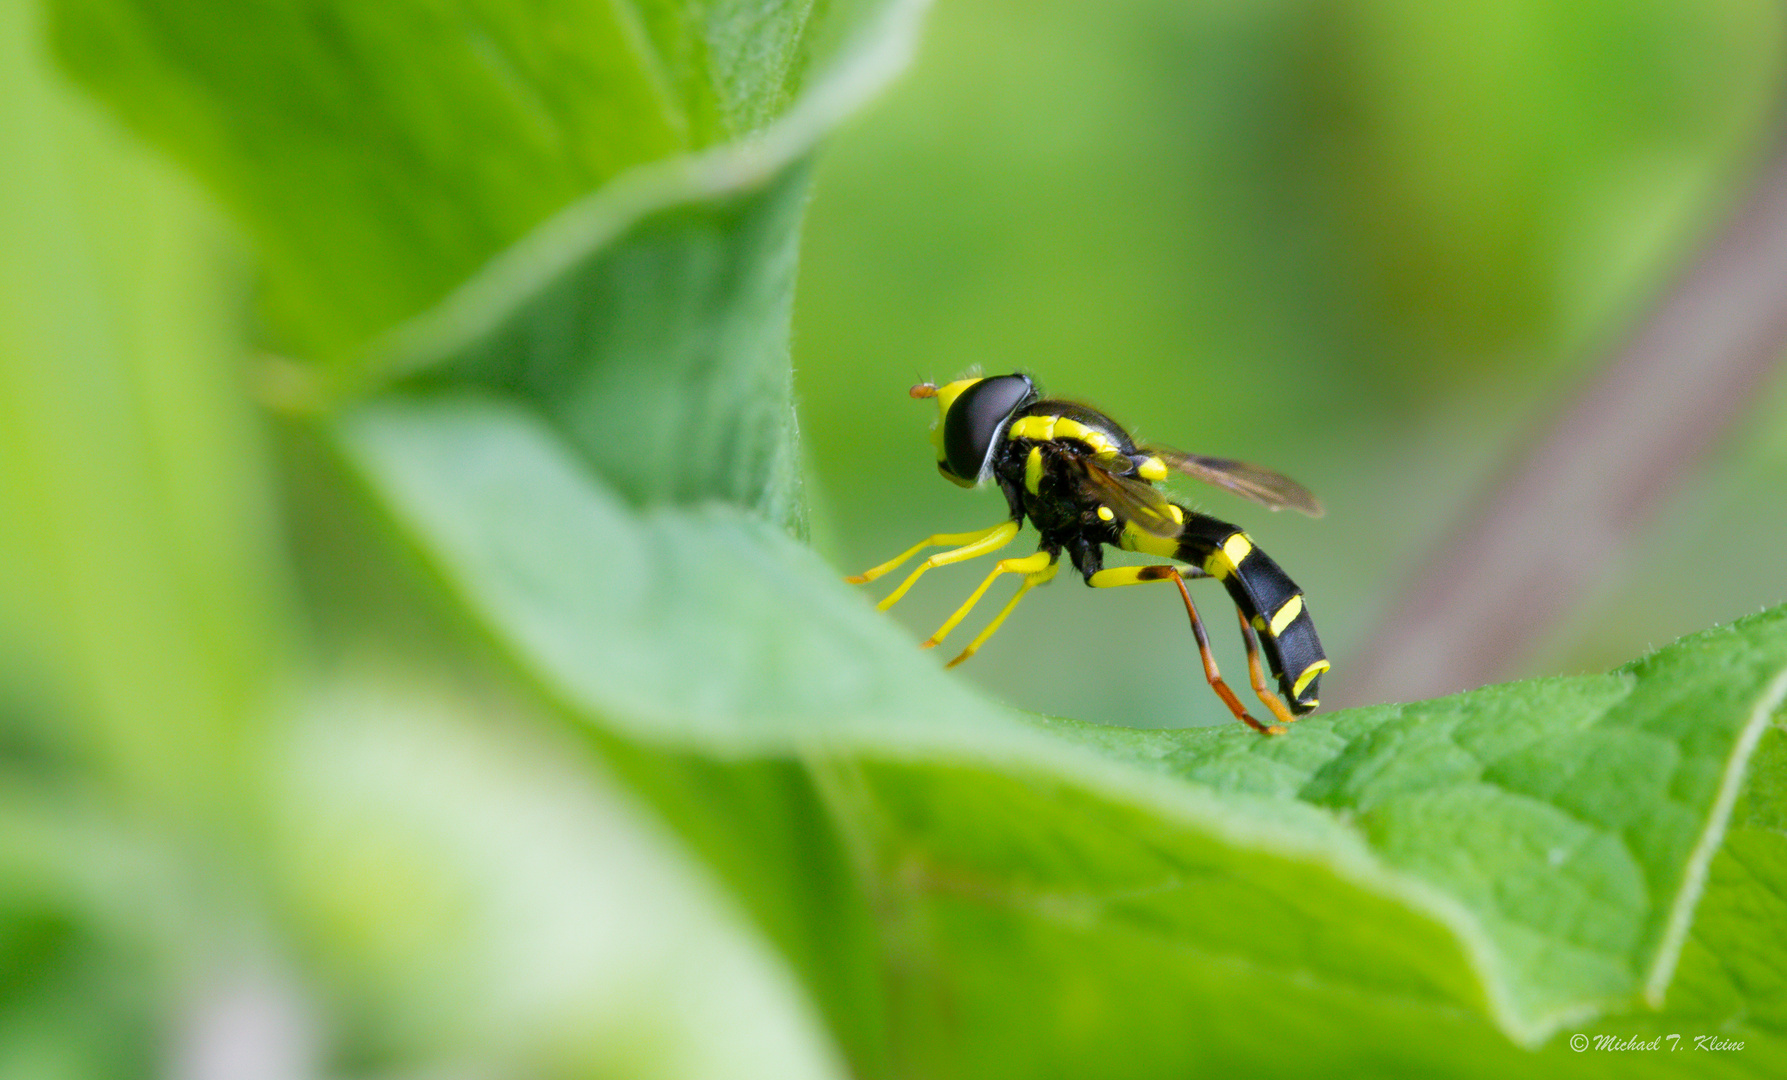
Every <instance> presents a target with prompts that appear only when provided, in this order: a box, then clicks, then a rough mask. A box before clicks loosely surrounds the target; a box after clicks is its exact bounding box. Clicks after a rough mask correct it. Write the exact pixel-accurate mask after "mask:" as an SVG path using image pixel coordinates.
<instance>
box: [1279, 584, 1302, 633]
mask: <svg viewBox="0 0 1787 1080" xmlns="http://www.w3.org/2000/svg"><path fill="white" fill-rule="evenodd" d="M1302 613H1303V595H1302V594H1301V593H1298V594H1297V595H1295V596H1292V597H1291V598H1290V599H1289V600H1286V601H1285V602H1284V604H1283V605H1282V606H1281V607H1279V609H1278V610H1277V611H1276V612H1274V613H1273V614H1272V636H1273V637H1277V636H1278V635H1280V634H1282V633H1284V628H1285V627H1287V626H1289V625H1291V621H1292V620H1293V619H1295V618H1296V617H1297V616H1298V615H1301V614H1302Z"/></svg>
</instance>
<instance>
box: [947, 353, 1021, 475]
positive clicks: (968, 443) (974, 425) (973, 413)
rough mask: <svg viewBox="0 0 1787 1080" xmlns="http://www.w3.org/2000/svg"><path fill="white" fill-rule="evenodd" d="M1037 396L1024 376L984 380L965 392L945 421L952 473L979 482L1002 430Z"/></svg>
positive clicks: (956, 400)
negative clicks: (1013, 415)
mask: <svg viewBox="0 0 1787 1080" xmlns="http://www.w3.org/2000/svg"><path fill="white" fill-rule="evenodd" d="M1035 396H1036V387H1035V386H1034V385H1033V384H1032V383H1031V382H1030V379H1029V377H1028V376H1025V375H999V376H996V377H994V378H991V379H982V380H980V381H979V382H977V383H975V384H974V385H973V386H970V387H968V388H967V389H966V390H963V391H962V392H961V394H960V395H959V396H958V397H957V398H956V399H955V401H953V402H951V403H950V406H949V412H948V414H947V415H945V416H944V418H943V453H944V461H945V462H947V463H948V465H949V471H950V472H952V473H955V474H956V475H957V476H959V477H961V478H962V479H963V480H965V481H968V482H970V483H972V482H973V481H974V480H976V479H978V478H979V476H980V474H981V470H982V469H984V468H985V467H986V463H987V458H988V457H989V456H990V455H991V454H992V452H993V439H994V438H995V437H996V436H997V435H998V434H999V430H1000V429H1001V428H1002V427H1004V426H1005V422H1006V421H1007V420H1009V419H1011V414H1012V413H1014V412H1016V411H1017V410H1018V409H1019V408H1020V407H1022V406H1023V405H1024V404H1026V403H1027V402H1029V401H1030V400H1031V399H1032V398H1034V397H1035Z"/></svg>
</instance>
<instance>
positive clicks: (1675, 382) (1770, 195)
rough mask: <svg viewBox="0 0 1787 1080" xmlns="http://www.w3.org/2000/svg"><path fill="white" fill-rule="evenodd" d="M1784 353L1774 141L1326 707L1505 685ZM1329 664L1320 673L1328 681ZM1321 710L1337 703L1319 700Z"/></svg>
mask: <svg viewBox="0 0 1787 1080" xmlns="http://www.w3.org/2000/svg"><path fill="white" fill-rule="evenodd" d="M1783 352H1787V133H1784V137H1781V138H1779V139H1778V141H1777V144H1776V146H1775V147H1774V149H1773V152H1772V153H1771V154H1770V155H1769V157H1768V159H1767V162H1766V164H1765V165H1764V167H1763V168H1762V170H1761V172H1760V175H1759V176H1758V179H1757V182H1756V184H1755V186H1754V188H1753V189H1752V190H1751V192H1750V194H1749V196H1748V198H1747V199H1745V200H1744V201H1743V202H1742V203H1740V204H1739V205H1738V206H1737V207H1736V211H1735V213H1734V214H1733V215H1732V217H1731V219H1730V220H1729V221H1728V222H1727V224H1726V225H1725V227H1724V228H1723V229H1722V230H1721V231H1720V232H1719V233H1718V234H1717V235H1716V236H1715V238H1714V239H1713V241H1712V242H1711V243H1710V244H1709V245H1708V246H1707V247H1706V248H1705V249H1704V250H1703V251H1702V252H1701V254H1700V256H1699V258H1698V259H1697V260H1696V261H1695V262H1693V263H1692V264H1691V265H1690V266H1688V267H1687V269H1686V270H1685V272H1684V273H1682V274H1681V276H1680V277H1678V278H1677V279H1676V280H1675V281H1674V283H1673V284H1672V286H1671V287H1670V288H1668V289H1667V290H1666V291H1665V292H1664V293H1663V295H1662V297H1661V298H1660V300H1659V301H1658V302H1657V303H1656V304H1655V305H1654V306H1653V307H1652V308H1651V310H1650V311H1649V313H1648V314H1647V315H1646V316H1645V317H1644V318H1643V319H1642V320H1641V321H1640V322H1639V323H1638V325H1637V327H1636V328H1635V332H1634V333H1633V334H1632V335H1631V336H1630V338H1628V339H1627V341H1626V342H1625V344H1624V345H1623V346H1622V347H1621V348H1620V349H1619V350H1618V351H1616V352H1615V353H1614V354H1613V356H1612V358H1611V359H1610V361H1609V362H1608V363H1607V364H1606V365H1605V366H1604V367H1602V368H1601V369H1600V370H1599V371H1597V372H1595V373H1594V374H1593V375H1592V376H1591V377H1590V378H1589V380H1588V382H1587V383H1586V384H1585V385H1584V386H1583V388H1582V389H1581V391H1580V392H1579V393H1578V394H1577V395H1576V396H1575V397H1574V398H1573V399H1572V400H1571V401H1569V402H1568V403H1567V404H1566V405H1565V407H1564V408H1563V409H1562V410H1561V411H1560V412H1559V413H1558V414H1557V415H1556V416H1555V417H1554V418H1553V420H1552V421H1551V423H1549V424H1548V425H1546V426H1545V427H1544V429H1542V431H1541V432H1540V433H1539V435H1538V437H1536V438H1533V439H1531V440H1530V441H1525V442H1523V443H1522V450H1521V451H1520V454H1519V456H1518V458H1516V459H1515V460H1514V461H1513V462H1512V463H1511V466H1510V468H1509V469H1508V470H1507V471H1506V472H1505V473H1504V475H1503V478H1502V480H1501V482H1500V483H1499V484H1498V485H1497V486H1496V487H1495V488H1494V490H1493V491H1492V492H1491V493H1490V494H1489V496H1488V497H1487V498H1485V499H1483V500H1482V501H1480V502H1479V503H1478V504H1477V505H1476V506H1475V507H1474V508H1473V510H1472V511H1470V513H1469V514H1468V516H1467V517H1466V519H1465V520H1464V521H1463V522H1462V523H1461V524H1460V525H1459V526H1458V527H1457V528H1456V530H1455V531H1454V532H1453V533H1452V535H1451V536H1450V538H1449V539H1447V540H1446V541H1445V542H1444V543H1442V544H1441V545H1440V547H1439V548H1438V549H1437V550H1436V551H1435V552H1434V553H1433V554H1432V555H1431V556H1430V557H1429V558H1428V559H1427V560H1426V562H1425V564H1424V565H1423V566H1422V568H1421V570H1420V571H1419V572H1418V573H1417V574H1416V575H1415V576H1414V577H1413V579H1412V580H1411V582H1410V584H1409V585H1408V586H1407V587H1406V588H1405V589H1404V590H1403V591H1402V593H1401V595H1400V596H1399V598H1398V599H1397V600H1396V601H1395V603H1394V604H1393V605H1392V607H1391V609H1390V613H1389V615H1388V616H1387V617H1386V619H1385V621H1384V624H1383V626H1382V627H1381V628H1380V630H1379V631H1378V633H1377V634H1375V635H1374V636H1373V637H1372V638H1371V639H1370V642H1371V643H1370V645H1369V646H1368V647H1367V650H1366V652H1365V653H1364V655H1363V656H1360V657H1358V658H1357V659H1356V660H1355V661H1354V663H1353V664H1351V665H1348V668H1347V669H1346V670H1345V676H1344V677H1343V678H1341V679H1337V680H1335V682H1334V683H1333V687H1332V689H1331V690H1330V691H1329V693H1328V694H1327V695H1324V696H1327V697H1329V698H1330V699H1331V700H1333V703H1334V704H1363V703H1367V702H1377V701H1409V700H1416V699H1420V698H1426V697H1432V696H1434V695H1437V694H1443V693H1449V692H1452V691H1456V690H1462V689H1466V688H1469V687H1473V686H1480V685H1482V684H1484V683H1487V682H1491V681H1494V680H1496V679H1500V678H1505V677H1507V676H1509V675H1510V674H1512V673H1514V672H1516V671H1517V669H1518V665H1519V664H1520V662H1521V660H1523V659H1524V658H1525V657H1526V656H1527V655H1528V653H1529V650H1530V648H1531V645H1532V643H1533V642H1534V641H1535V639H1537V638H1539V637H1541V636H1542V635H1543V634H1544V632H1545V631H1546V630H1547V629H1548V628H1549V627H1551V626H1552V625H1554V624H1555V623H1556V622H1557V621H1558V620H1559V619H1560V618H1562V617H1563V616H1565V615H1567V614H1568V613H1569V612H1570V611H1571V610H1572V609H1573V608H1574V607H1575V606H1576V605H1577V604H1578V603H1579V602H1581V601H1582V600H1583V598H1584V597H1585V596H1586V595H1588V594H1589V593H1590V591H1591V590H1592V589H1593V588H1595V586H1597V585H1598V584H1600V582H1601V581H1602V580H1603V578H1604V574H1605V569H1604V568H1607V567H1610V566H1611V565H1613V564H1615V563H1617V562H1618V560H1619V558H1620V556H1621V555H1622V554H1623V553H1624V552H1625V551H1626V549H1627V548H1628V547H1629V546H1630V545H1631V544H1632V543H1633V541H1634V540H1635V539H1636V538H1637V535H1638V532H1639V530H1640V529H1641V528H1642V527H1643V525H1644V524H1645V523H1646V522H1647V521H1648V520H1649V519H1650V517H1651V515H1652V514H1653V512H1654V511H1655V510H1656V509H1657V508H1658V506H1659V504H1660V503H1661V502H1662V500H1663V499H1664V498H1665V497H1666V496H1667V495H1668V494H1669V493H1670V492H1671V491H1673V490H1675V489H1676V488H1677V487H1678V486H1679V485H1680V484H1681V483H1682V482H1683V481H1685V480H1687V479H1688V478H1690V477H1691V476H1692V475H1694V473H1695V471H1696V469H1697V467H1698V465H1699V463H1700V461H1701V460H1702V458H1703V457H1704V456H1705V454H1706V453H1707V451H1708V450H1710V449H1711V448H1712V447H1713V446H1714V445H1715V444H1716V442H1717V440H1718V437H1719V435H1720V434H1721V433H1722V432H1723V431H1724V430H1725V429H1726V428H1727V427H1729V426H1730V425H1731V423H1732V422H1733V421H1734V420H1736V419H1737V418H1738V417H1739V416H1741V415H1742V414H1743V412H1744V411H1745V408H1746V406H1747V405H1748V404H1749V403H1750V401H1751V400H1752V399H1753V397H1754V395H1755V394H1756V392H1757V390H1758V388H1759V387H1760V386H1761V385H1762V383H1763V381H1764V380H1765V378H1766V377H1767V376H1768V375H1769V373H1770V372H1772V371H1773V370H1774V369H1775V367H1776V365H1777V364H1778V362H1779V360H1780V359H1781V357H1782V355H1783ZM1341 671H1342V669H1341V668H1339V667H1337V668H1336V673H1337V674H1340V673H1341ZM1335 699H1337V700H1335Z"/></svg>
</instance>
